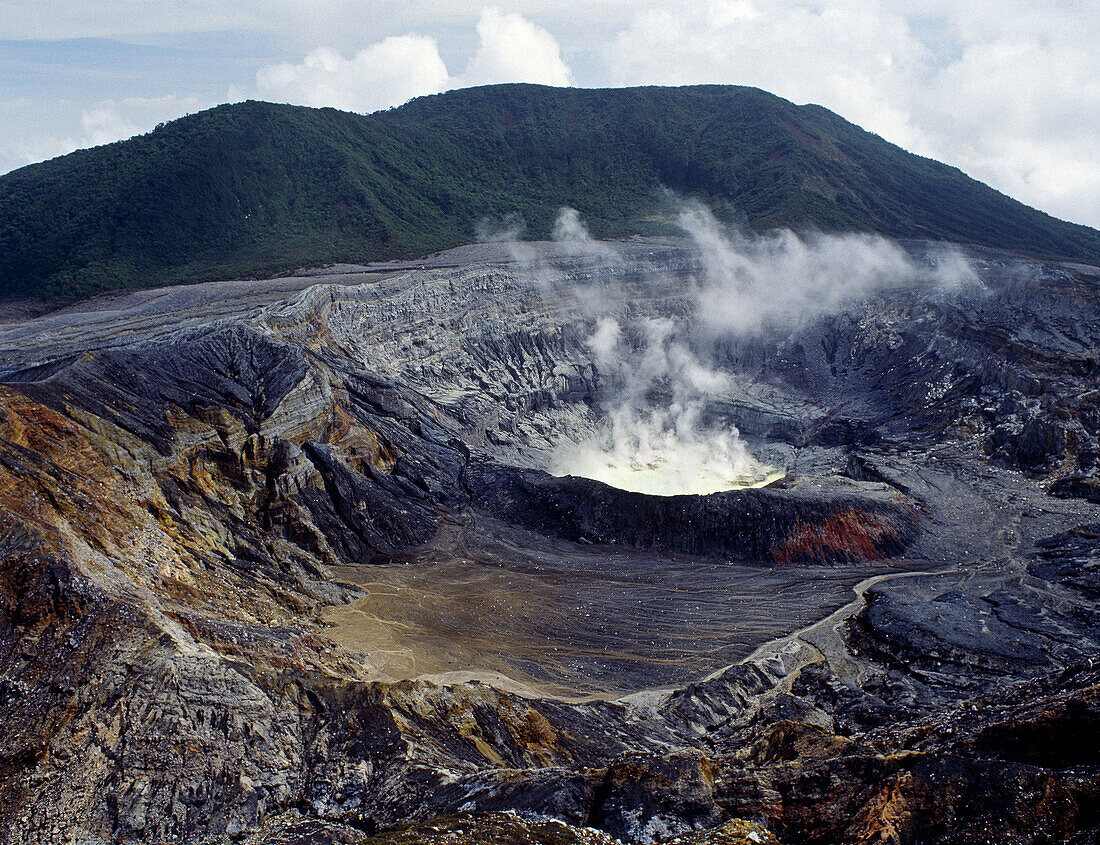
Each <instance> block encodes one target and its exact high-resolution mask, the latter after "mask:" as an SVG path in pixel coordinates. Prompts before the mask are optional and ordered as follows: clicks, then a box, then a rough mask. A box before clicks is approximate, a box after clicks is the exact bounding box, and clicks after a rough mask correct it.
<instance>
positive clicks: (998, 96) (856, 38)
mask: <svg viewBox="0 0 1100 845" xmlns="http://www.w3.org/2000/svg"><path fill="white" fill-rule="evenodd" d="M1098 32H1100V4H1097V3H1084V2H1081V3H1072V2H1071V3H1059V2H1055V0H1038V2H1032V1H1031V0H1013V2H996V3H994V2H992V0H986V1H985V2H982V0H979V1H978V2H967V3H948V2H946V0H921V2H917V1H916V0H909V2H900V3H899V2H886V0H824V2H821V3H818V4H815V5H813V6H809V5H806V4H804V3H802V2H800V0H771V2H767V3H765V2H762V0H759V2H753V0H690V2H687V0H678V2H672V3H665V4H663V5H662V6H661V7H660V8H657V9H652V8H651V9H647V10H644V11H641V12H640V13H638V14H637V15H635V17H634V18H633V19H632V20H631V21H630V22H629V23H628V25H627V26H625V27H624V29H623V30H622V31H621V32H620V33H619V34H618V36H617V37H616V38H615V39H613V40H612V42H611V43H610V44H609V45H608V46H607V47H606V48H605V50H604V59H605V62H606V66H607V68H608V72H609V74H610V76H611V79H612V81H613V82H614V83H616V84H620V85H634V84H669V85H682V84H691V83H704V82H717V83H732V84H741V85H754V86H758V87H760V88H763V89H765V90H767V91H771V92H773V93H776V94H779V95H780V96H783V97H786V98H788V99H791V100H794V101H795V102H798V103H806V102H813V103H818V104H820V105H824V106H826V107H828V108H830V109H832V110H834V111H836V112H838V113H839V114H841V115H842V116H843V117H846V118H847V119H849V120H851V121H853V122H854V123H857V124H859V125H861V126H863V127H864V128H866V129H869V130H871V131H873V132H876V133H878V134H880V135H882V136H883V137H884V138H886V139H887V140H890V141H893V142H894V143H897V144H899V145H901V146H903V147H905V148H907V149H910V150H912V151H914V152H918V153H921V154H923V155H928V156H931V157H934V158H938V159H940V160H943V161H946V162H947V163H949V164H955V165H957V166H960V167H962V168H963V169H964V170H966V171H967V172H968V173H970V174H971V175H972V176H974V177H976V178H978V179H981V180H983V181H986V182H989V183H990V184H992V185H993V186H994V187H996V188H998V189H1000V190H1002V191H1004V192H1006V193H1008V194H1010V195H1012V196H1014V197H1016V198H1017V199H1020V200H1022V201H1023V202H1026V203H1028V204H1031V205H1036V206H1038V207H1040V208H1043V209H1044V210H1046V211H1049V212H1051V213H1053V214H1055V215H1058V216H1062V217H1066V218H1069V219H1073V220H1077V221H1080V222H1086V223H1091V224H1092V225H1100V156H1098V152H1097V151H1098V149H1100V148H1098V147H1097V143H1096V139H1097V138H1098V137H1100V49H1097V47H1098V45H1097V33H1098Z"/></svg>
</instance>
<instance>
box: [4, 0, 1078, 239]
mask: <svg viewBox="0 0 1100 845" xmlns="http://www.w3.org/2000/svg"><path fill="white" fill-rule="evenodd" d="M0 21H2V22H3V23H2V24H0V172H6V171H8V170H11V169H13V168H15V167H19V166H22V165H24V164H28V163H31V162H34V161H40V160H42V159H45V158H49V157H52V156H55V155H60V154H63V153H65V152H69V151H71V150H73V149H77V148H79V147H85V146H91V145H95V144H101V143H107V142H110V141H114V140H118V139H120V138H124V137H129V136H130V135H133V134H136V133H139V132H145V131H148V130H149V129H151V128H153V127H154V126H155V125H156V124H157V123H159V122H161V121H164V120H171V119H174V118H176V117H180V116H182V115H184V114H187V113H190V112H194V111H198V110H200V109H203V108H208V107H210V106H214V105H217V104H219V103H223V102H228V101H234V100H239V99H245V98H249V97H256V98H260V99H270V100H275V101H279V102H295V103H302V104H305V105H333V106H336V107H339V108H347V109H350V110H354V111H364V112H365V111H372V110H374V109H378V108H385V107H388V106H392V105H397V104H399V103H401V102H403V101H405V100H407V99H408V98H410V97H413V96H417V95H419V94H425V93H434V92H436V91H441V90H447V89H449V88H455V87H461V86H465V85H471V84H483V83H490V82H509V81H529V82H542V83H545V84H550V85H579V86H585V87H597V86H608V85H613V86H618V85H636V84H668V85H675V84H689V83H697V82H717V83H731V84H743V85H757V86H759V87H761V88H765V89H767V90H769V91H772V92H774V93H776V94H779V95H781V96H784V97H787V98H789V99H792V100H794V101H795V102H799V103H803V102H816V103H820V104H821V105H824V106H827V107H828V108H831V109H833V110H834V111H837V112H838V113H840V114H841V115H843V116H844V117H846V118H848V119H849V120H852V121H853V122H855V123H858V124H859V125H861V126H863V127H864V128H866V129H869V130H871V131H874V132H877V133H878V134H879V135H882V136H883V137H884V138H886V139H887V140H890V141H893V142H895V143H898V144H900V145H901V146H904V147H906V148H907V149H910V150H913V151H914V152H918V153H921V154H923V155H928V156H931V157H934V158H938V159H940V160H943V161H946V162H948V163H950V164H954V165H957V166H959V167H961V168H962V169H963V170H965V171H966V172H968V173H970V174H971V175H972V176H974V177H976V178H979V179H981V180H983V181H985V182H988V183H989V184H991V185H993V186H994V187H996V188H998V189H999V190H1002V191H1004V192H1005V193H1007V194H1009V195H1010V196H1014V197H1016V198H1017V199H1020V200H1022V201H1024V202H1026V203H1028V204H1029V205H1034V206H1036V207H1039V208H1042V209H1043V210H1045V211H1048V212H1050V213H1051V214H1054V215H1056V216H1058V217H1062V218H1065V219H1069V220H1073V221H1076V222H1080V223H1086V224H1088V225H1092V226H1097V227H1100V140H1098V139H1100V3H1098V2H1095V0H1087V2H1086V1H1085V0H1060V2H1055V0H1031V2H1022V0H1004V2H992V0H989V2H955V3H951V2H947V0H924V1H923V2H915V0H890V1H889V2H888V0H816V2H800V0H772V2H763V0H674V1H673V0H670V2H660V3H658V2H643V3H639V2H627V0H588V1H587V2H581V0H543V2H500V3H495V4H493V3H483V2H467V0H451V2H447V3H437V2H408V1H407V2H396V0H315V2H312V3H309V4H306V3H302V2H300V0H239V2H235V3H231V4H230V3H225V2H223V0H218V2H215V0H174V2H162V0H142V2H138V0H96V2H95V3H88V2H87V0H82V2H75V0H52V2H51V3H48V4H46V3H41V2H34V3H32V2H26V0H0Z"/></svg>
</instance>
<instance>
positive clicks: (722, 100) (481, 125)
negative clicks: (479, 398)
mask: <svg viewBox="0 0 1100 845" xmlns="http://www.w3.org/2000/svg"><path fill="white" fill-rule="evenodd" d="M666 188H667V189H671V190H672V191H674V192H677V193H681V194H689V195H694V196H698V197H701V198H703V199H705V200H707V201H708V202H710V203H712V204H713V205H714V206H715V207H716V208H717V209H719V210H720V212H721V213H723V214H725V215H726V216H728V217H731V218H734V219H737V220H739V221H741V222H743V223H745V224H747V225H749V226H752V227H755V228H768V227H775V226H791V227H815V228H819V229H825V230H861V231H877V232H881V233H883V234H887V235H894V236H906V237H928V238H942V239H949V240H954V241H959V242H964V243H976V244H984V245H987V246H994V247H1003V248H1009V249H1015V250H1020V251H1025V252H1031V253H1036V254H1041V255H1048V256H1058V257H1065V258H1076V259H1083V260H1089V261H1097V260H1100V232H1097V231H1096V230H1094V229H1089V228H1087V227H1084V226H1077V225H1073V224H1070V223H1065V222H1062V221H1059V220H1056V219H1054V218H1052V217H1050V216H1048V215H1046V214H1043V213H1042V212H1039V211H1036V210H1034V209H1031V208H1028V207H1027V206H1025V205H1023V204H1021V203H1018V202H1016V201H1015V200H1012V199H1010V198H1008V197H1006V196H1004V195H1003V194H1000V193H998V192H997V191H994V190H993V189H991V188H989V187H987V186H986V185H983V184H981V183H979V182H976V181H974V180H972V179H970V178H968V177H967V176H966V175H965V174H963V173H962V172H961V171H959V170H957V169H956V168H953V167H948V166H946V165H943V164H940V163H938V162H935V161H932V160H930V159H925V158H921V157H919V156H915V155H912V154H910V153H907V152H905V151H904V150H902V149H900V148H899V147H896V146H894V145H892V144H889V143H887V142H886V141H884V140H882V139H881V138H879V137H878V136H876V135H872V134H869V133H867V132H864V131H863V130H861V129H859V128H858V127H856V126H854V125H852V124H850V123H848V122H847V121H845V120H843V119H842V118H840V117H838V116H837V115H835V114H833V113H832V112H829V111H828V110H826V109H823V108H821V107H819V106H796V105H793V104H792V103H790V102H787V101H786V100H783V99H780V98H778V97H775V96H772V95H770V94H767V93H765V92H763V91H759V90H757V89H753V88H740V87H729V86H695V87H688V88H654V87H650V88H627V89H609V90H583V89H562V88H546V87H541V86H534V85H497V86H487V87H483V88H473V89H466V90H462V91H453V92H450V93H447V94H440V95H436V96H431V97H422V98H420V99H417V100H413V101H412V102H410V103H408V104H406V105H404V106H402V107H400V108H396V109H390V110H389V111H384V112H378V113H376V114H372V115H357V114H349V113H346V112H340V111H336V110H334V109H310V108H302V107H296V106H285V105H274V104H270V103H260V102H246V103H239V104H235V105H227V106H219V107H218V108H214V109H210V110H209V111H205V112H201V113H199V114H195V115H191V116H189V117H185V118H182V119H180V120H177V121H173V122H172V123H168V124H165V125H162V126H160V127H158V128H157V129H156V130H155V131H153V132H150V133H148V134H146V135H142V136H139V137H136V138H132V139H130V140H128V141H122V142H119V143H116V144H109V145H106V146H102V147H96V148H94V149H90V150H82V151H79V152H75V153H72V154H70V155H67V156H63V157H61V158H57V159H53V160H51V161H47V162H43V163H41V164H36V165H31V166H29V167H24V168H22V169H20V170H16V171H13V172H12V173H9V174H7V175H5V176H2V177H0V296H3V297H13V296H34V297H41V298H46V299H72V298H77V297H83V296H87V295H90V294H94V293H97V292H99V291H104V290H110V289H114V288H124V287H148V286H153V285H160V284H166V283H171V282H178V281H199V280H204V279H211V278H218V277H223V278H224V277H231V276H242V275H264V274H271V273H275V272H278V271H283V270H287V269H292V268H294V267H298V266H302V265H304V264H319V263H324V262H329V261H351V262H362V261H369V260H376V259H382V258H393V257H400V256H411V255H416V254H423V253H427V252H431V251H434V250H437V249H441V248H444V247H449V246H453V245H456V244H459V243H463V242H467V241H469V240H472V239H474V238H475V237H476V232H477V228H478V225H479V223H480V222H481V221H484V220H485V219H486V218H493V217H503V216H505V215H508V214H512V213H518V214H520V215H522V217H523V218H524V219H525V220H526V221H527V224H528V228H527V230H526V233H525V234H526V236H528V237H543V236H545V235H546V234H547V232H548V230H549V227H550V225H551V222H552V220H553V218H554V216H555V214H556V211H557V209H558V207H559V206H562V205H570V206H572V207H574V208H576V209H578V210H579V211H580V212H581V213H582V215H583V216H584V218H585V220H586V221H587V222H588V223H589V225H590V227H591V228H592V230H593V231H594V232H595V233H596V234H599V235H603V236H615V235H625V234H630V233H635V232H646V231H654V230H659V229H660V228H661V226H662V225H667V224H663V222H662V221H663V220H664V219H665V216H664V212H665V211H667V209H666V208H664V206H663V200H662V196H663V193H662V192H663V190H664V189H666Z"/></svg>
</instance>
